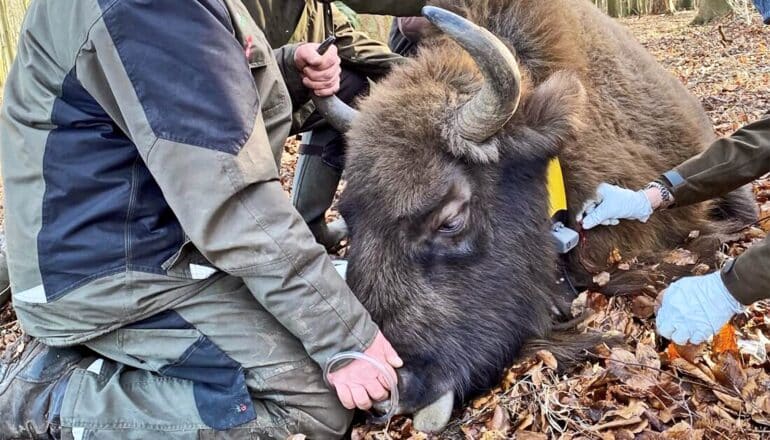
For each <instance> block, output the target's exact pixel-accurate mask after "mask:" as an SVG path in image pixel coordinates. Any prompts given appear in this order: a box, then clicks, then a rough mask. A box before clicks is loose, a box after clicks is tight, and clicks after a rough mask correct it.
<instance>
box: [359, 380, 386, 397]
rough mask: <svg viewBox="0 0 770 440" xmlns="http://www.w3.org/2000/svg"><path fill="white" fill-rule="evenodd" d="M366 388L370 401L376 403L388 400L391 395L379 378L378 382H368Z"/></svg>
mask: <svg viewBox="0 0 770 440" xmlns="http://www.w3.org/2000/svg"><path fill="white" fill-rule="evenodd" d="M364 387H365V388H366V393H367V394H368V395H369V397H370V400H373V401H375V402H379V401H381V400H385V399H387V398H388V395H389V394H390V393H389V392H388V389H387V387H386V386H383V384H381V383H380V381H379V378H378V380H372V381H369V382H366V383H365V384H364Z"/></svg>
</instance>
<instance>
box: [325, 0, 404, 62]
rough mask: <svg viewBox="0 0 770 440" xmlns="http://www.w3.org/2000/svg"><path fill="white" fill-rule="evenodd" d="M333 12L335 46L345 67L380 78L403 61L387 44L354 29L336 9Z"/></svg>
mask: <svg viewBox="0 0 770 440" xmlns="http://www.w3.org/2000/svg"><path fill="white" fill-rule="evenodd" d="M333 11H334V35H335V37H336V38H337V40H336V42H335V44H336V46H337V49H338V54H339V57H340V58H341V59H342V64H343V66H346V67H348V68H351V69H352V70H355V71H356V72H360V73H362V74H364V75H367V76H370V77H380V76H382V75H385V74H386V73H388V72H389V71H390V69H391V67H393V66H394V65H395V64H397V63H400V62H402V61H403V57H402V56H401V55H398V54H395V53H393V52H392V51H391V50H390V48H389V47H388V46H387V45H386V44H385V43H382V42H380V41H377V40H374V39H372V38H370V37H369V36H368V35H367V34H365V33H363V32H361V31H358V30H356V29H354V28H353V26H352V25H351V24H350V22H348V20H347V17H345V15H344V14H342V13H341V12H340V11H339V10H337V8H336V7H335V8H333Z"/></svg>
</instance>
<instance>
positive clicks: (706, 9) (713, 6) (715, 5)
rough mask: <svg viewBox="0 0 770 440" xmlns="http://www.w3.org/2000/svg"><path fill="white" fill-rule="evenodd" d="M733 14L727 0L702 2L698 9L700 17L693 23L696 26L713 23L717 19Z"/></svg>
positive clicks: (704, 0)
mask: <svg viewBox="0 0 770 440" xmlns="http://www.w3.org/2000/svg"><path fill="white" fill-rule="evenodd" d="M731 12H733V8H732V6H730V3H728V2H727V0H701V2H700V6H699V7H698V15H697V16H696V17H695V19H694V20H693V21H692V24H694V25H701V24H707V23H711V22H712V21H714V20H715V19H717V18H720V17H724V16H725V15H727V14H729V13H731Z"/></svg>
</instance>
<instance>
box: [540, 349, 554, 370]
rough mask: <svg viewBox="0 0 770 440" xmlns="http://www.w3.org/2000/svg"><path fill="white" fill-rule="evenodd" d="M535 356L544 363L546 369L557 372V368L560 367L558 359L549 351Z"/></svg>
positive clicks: (543, 351)
mask: <svg viewBox="0 0 770 440" xmlns="http://www.w3.org/2000/svg"><path fill="white" fill-rule="evenodd" d="M535 356H537V358H538V359H540V360H541V361H543V364H544V365H545V366H546V367H548V368H550V369H551V370H556V368H557V367H558V366H559V365H558V362H557V361H556V358H555V357H554V356H553V354H552V353H551V352H550V351H548V350H540V351H538V352H537V353H535Z"/></svg>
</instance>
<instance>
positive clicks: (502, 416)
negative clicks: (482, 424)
mask: <svg viewBox="0 0 770 440" xmlns="http://www.w3.org/2000/svg"><path fill="white" fill-rule="evenodd" d="M486 427H487V429H489V430H490V431H496V432H499V433H501V434H503V437H504V436H505V434H506V433H507V432H508V430H510V429H511V423H510V419H509V418H508V413H507V412H506V411H505V410H504V409H503V407H502V406H500V405H497V406H495V409H494V411H493V413H492V417H491V418H490V419H489V420H488V421H487V423H486Z"/></svg>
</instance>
